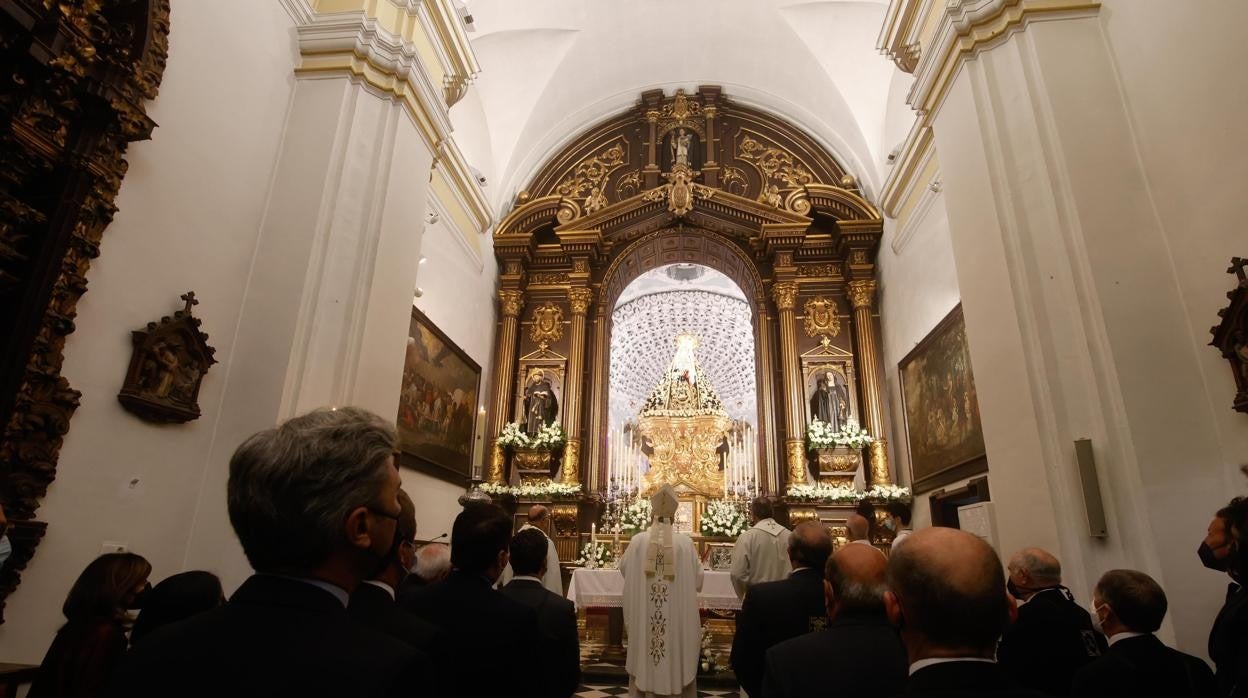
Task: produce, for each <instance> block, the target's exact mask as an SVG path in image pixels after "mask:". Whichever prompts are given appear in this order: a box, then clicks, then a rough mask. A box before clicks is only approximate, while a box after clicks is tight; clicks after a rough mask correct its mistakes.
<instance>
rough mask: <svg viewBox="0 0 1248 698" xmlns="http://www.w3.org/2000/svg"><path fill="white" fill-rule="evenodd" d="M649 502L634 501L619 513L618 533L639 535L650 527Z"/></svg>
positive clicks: (646, 500)
mask: <svg viewBox="0 0 1248 698" xmlns="http://www.w3.org/2000/svg"><path fill="white" fill-rule="evenodd" d="M651 511H652V510H651V509H650V500H649V499H641V498H639V499H635V500H633V502H632V503H631V504H629V505H628V506H626V507H624V510H623V511H622V512H621V513H620V533H626V534H633V533H640V532H641V531H644V530H646V529H647V528H649V527H650V516H651Z"/></svg>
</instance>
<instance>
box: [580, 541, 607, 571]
mask: <svg viewBox="0 0 1248 698" xmlns="http://www.w3.org/2000/svg"><path fill="white" fill-rule="evenodd" d="M612 559H614V555H613V554H612V553H611V547H610V546H609V545H607V544H606V543H603V542H601V541H599V542H597V543H592V542H591V543H586V544H585V545H583V546H581V556H580V557H578V558H577V559H576V564H578V565H581V566H582V567H585V568H587V569H591V570H596V569H601V568H604V567H606V566H608V565H610V564H611V560H612Z"/></svg>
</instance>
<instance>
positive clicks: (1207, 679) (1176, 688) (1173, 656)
mask: <svg viewBox="0 0 1248 698" xmlns="http://www.w3.org/2000/svg"><path fill="white" fill-rule="evenodd" d="M1072 695H1074V696H1076V698H1082V697H1083V696H1089V697H1091V696H1096V698H1114V697H1115V696H1133V697H1134V696H1166V698H1206V697H1208V696H1213V695H1214V681H1213V672H1212V671H1210V670H1209V666H1208V665H1207V664H1205V663H1204V662H1202V661H1201V660H1199V659H1197V658H1195V657H1193V656H1191V655H1190V654H1184V653H1182V652H1180V651H1178V650H1176V649H1173V648H1170V647H1166V646H1165V645H1164V644H1162V642H1161V640H1158V639H1157V636H1155V635H1152V634H1149V635H1140V636H1138V637H1130V638H1126V639H1124V640H1119V641H1118V642H1115V643H1114V644H1113V646H1111V647H1110V648H1109V651H1108V652H1106V653H1105V656H1103V657H1101V658H1100V659H1098V660H1096V661H1095V662H1092V663H1091V664H1089V665H1087V666H1086V667H1084V668H1082V669H1080V670H1079V672H1078V673H1076V674H1075V685H1074V691H1073V692H1072Z"/></svg>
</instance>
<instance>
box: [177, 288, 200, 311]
mask: <svg viewBox="0 0 1248 698" xmlns="http://www.w3.org/2000/svg"><path fill="white" fill-rule="evenodd" d="M178 298H181V299H182V300H184V301H186V307H185V308H183V309H182V312H184V313H186V314H187V315H190V314H191V306H195V305H199V301H197V300H195V292H194V291H187V292H186V293H183V294H182V295H180V296H178Z"/></svg>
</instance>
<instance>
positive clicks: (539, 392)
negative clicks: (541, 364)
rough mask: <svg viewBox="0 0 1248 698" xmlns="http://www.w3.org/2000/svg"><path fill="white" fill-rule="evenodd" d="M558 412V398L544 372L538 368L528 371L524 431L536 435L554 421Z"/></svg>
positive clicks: (525, 388) (525, 389)
mask: <svg viewBox="0 0 1248 698" xmlns="http://www.w3.org/2000/svg"><path fill="white" fill-rule="evenodd" d="M558 413H559V400H558V399H557V398H556V397H555V390H554V387H553V386H551V384H550V379H549V378H547V377H546V372H545V371H543V370H542V369H540V368H535V369H533V370H532V371H529V377H528V379H527V380H526V381H525V386H524V431H525V433H526V434H528V435H529V436H536V435H537V432H539V431H541V430H542V427H544V426H546V425H547V424H550V423H551V422H554V421H555V416H556V415H557V414H558Z"/></svg>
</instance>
